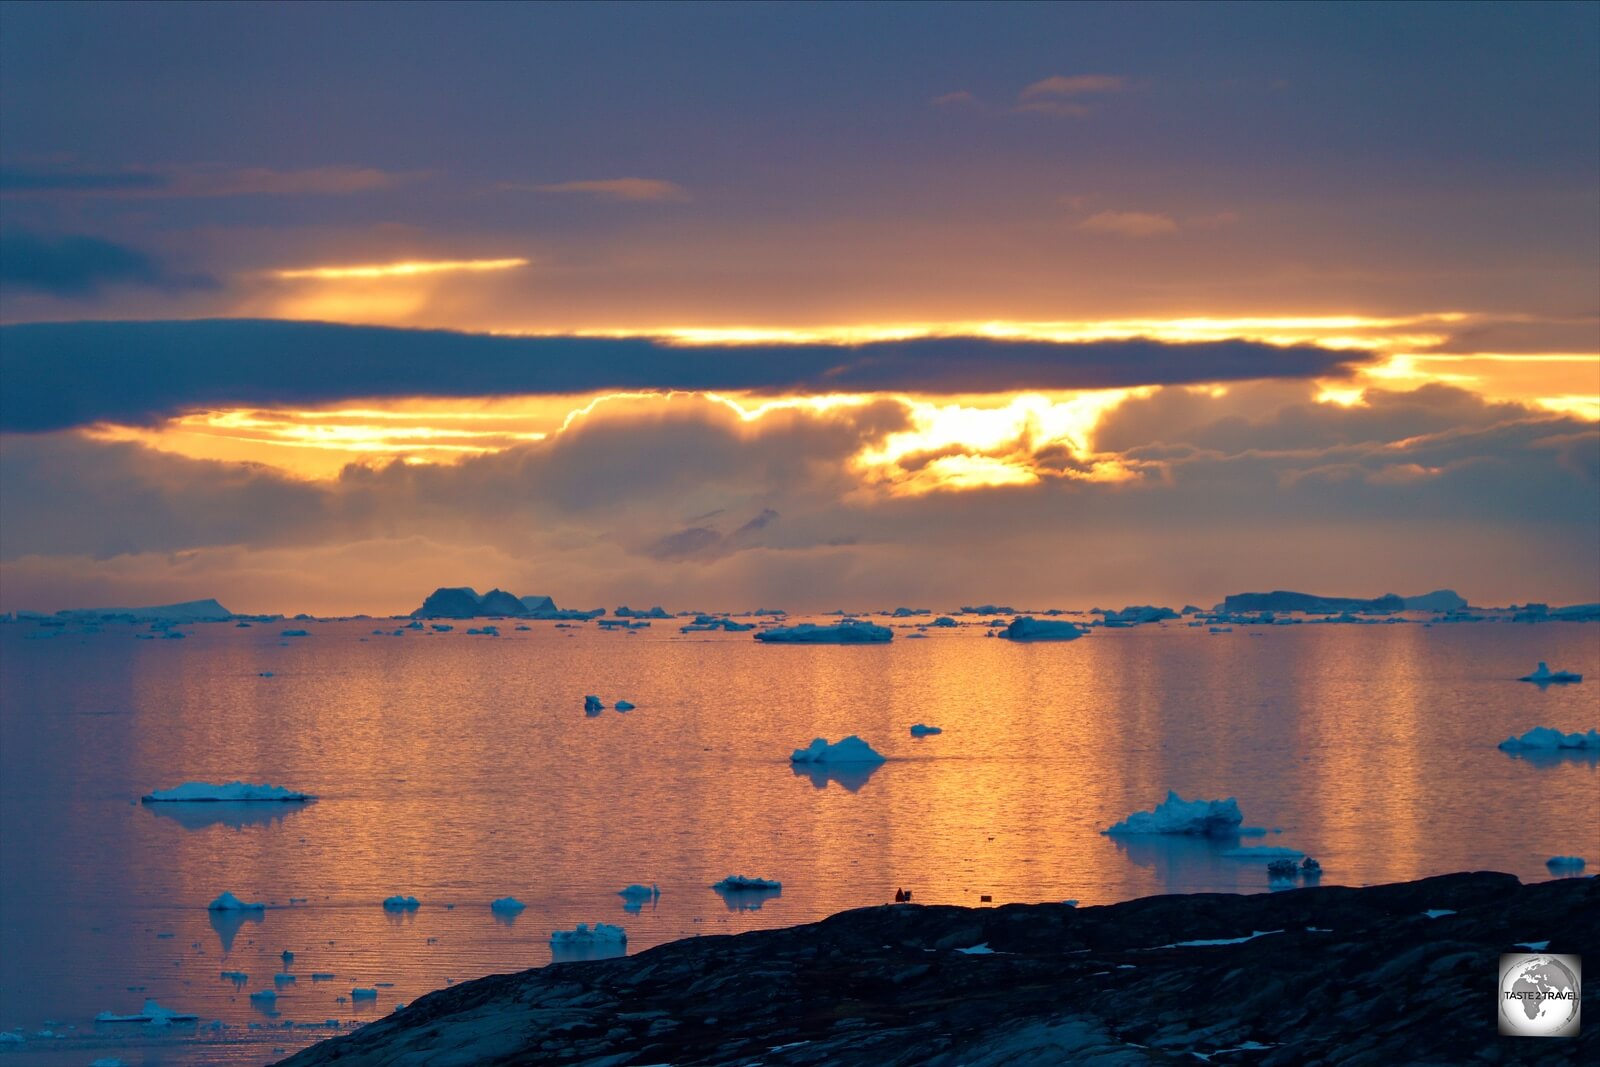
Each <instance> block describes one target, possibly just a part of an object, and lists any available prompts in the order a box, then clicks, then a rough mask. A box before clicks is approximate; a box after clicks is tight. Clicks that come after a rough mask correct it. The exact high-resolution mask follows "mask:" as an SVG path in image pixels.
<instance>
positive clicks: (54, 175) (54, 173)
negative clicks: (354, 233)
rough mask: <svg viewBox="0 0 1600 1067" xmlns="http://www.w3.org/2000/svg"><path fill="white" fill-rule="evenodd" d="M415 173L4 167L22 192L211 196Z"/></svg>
mask: <svg viewBox="0 0 1600 1067" xmlns="http://www.w3.org/2000/svg"><path fill="white" fill-rule="evenodd" d="M413 176H414V175H400V174H393V173H389V172H386V171H382V170H377V169H375V168H372V167H353V166H331V167H307V168H302V169H299V170H274V169H272V168H270V167H219V166H172V167H149V168H131V167H130V168H125V169H121V170H86V169H54V170H28V169H19V168H7V169H4V170H0V193H7V194H11V195H19V196H52V195H71V196H99V197H120V198H129V199H134V198H155V197H162V198H174V199H177V198H185V197H194V198H207V197H233V196H340V195H346V194H350V193H365V192H371V191H374V190H377V189H387V188H390V187H392V186H394V185H397V184H399V183H400V182H401V181H402V180H404V179H405V178H407V177H413Z"/></svg>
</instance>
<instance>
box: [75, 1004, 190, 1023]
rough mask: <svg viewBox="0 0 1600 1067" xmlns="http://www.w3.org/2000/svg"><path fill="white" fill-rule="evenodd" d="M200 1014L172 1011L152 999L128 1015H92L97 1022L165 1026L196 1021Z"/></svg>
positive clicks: (107, 1012)
mask: <svg viewBox="0 0 1600 1067" xmlns="http://www.w3.org/2000/svg"><path fill="white" fill-rule="evenodd" d="M199 1019H200V1016H198V1015H195V1014H194V1013H193V1012H187V1011H173V1010H172V1009H171V1008H163V1007H162V1006H161V1005H160V1004H157V1003H156V1002H155V1001H153V1000H147V1001H145V1002H144V1007H143V1008H141V1009H140V1010H139V1011H136V1012H133V1013H131V1014H129V1015H118V1014H117V1013H116V1012H111V1011H103V1012H101V1013H100V1014H99V1015H96V1016H95V1017H94V1021H95V1022H97V1023H152V1024H154V1025H156V1026H165V1025H169V1024H171V1023H192V1022H198V1021H199Z"/></svg>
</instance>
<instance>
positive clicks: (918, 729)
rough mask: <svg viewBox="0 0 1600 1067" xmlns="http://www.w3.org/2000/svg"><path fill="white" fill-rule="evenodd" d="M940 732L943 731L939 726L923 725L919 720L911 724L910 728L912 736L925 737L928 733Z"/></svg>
mask: <svg viewBox="0 0 1600 1067" xmlns="http://www.w3.org/2000/svg"><path fill="white" fill-rule="evenodd" d="M942 733H944V730H943V729H941V728H940V727H937V726H924V725H923V724H922V723H920V722H919V723H917V724H916V725H915V726H913V727H912V728H911V736H912V737H927V736H929V735H930V734H942Z"/></svg>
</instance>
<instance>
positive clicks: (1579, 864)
mask: <svg viewBox="0 0 1600 1067" xmlns="http://www.w3.org/2000/svg"><path fill="white" fill-rule="evenodd" d="M1544 865H1545V866H1546V867H1548V868H1550V869H1551V870H1552V871H1581V870H1583V869H1584V867H1586V866H1588V861H1587V860H1585V859H1584V858H1583V857H1582V856H1551V857H1550V858H1549V859H1547V860H1545V861H1544Z"/></svg>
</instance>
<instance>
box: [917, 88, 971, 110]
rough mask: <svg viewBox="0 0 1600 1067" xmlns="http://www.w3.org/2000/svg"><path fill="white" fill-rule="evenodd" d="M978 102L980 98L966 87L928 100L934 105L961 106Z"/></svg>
mask: <svg viewBox="0 0 1600 1067" xmlns="http://www.w3.org/2000/svg"><path fill="white" fill-rule="evenodd" d="M977 102H978V98H977V97H976V96H973V95H972V94H971V93H969V92H967V90H965V89H958V90H956V91H955V92H953V93H943V94H941V95H939V96H936V97H934V98H933V99H932V100H929V101H928V103H930V104H932V105H933V106H934V107H959V106H963V105H966V104H975V103H977Z"/></svg>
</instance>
